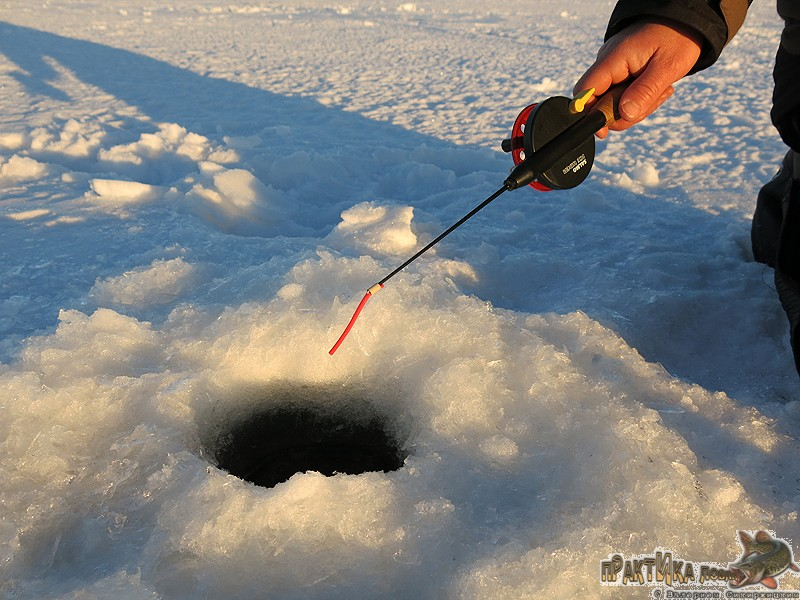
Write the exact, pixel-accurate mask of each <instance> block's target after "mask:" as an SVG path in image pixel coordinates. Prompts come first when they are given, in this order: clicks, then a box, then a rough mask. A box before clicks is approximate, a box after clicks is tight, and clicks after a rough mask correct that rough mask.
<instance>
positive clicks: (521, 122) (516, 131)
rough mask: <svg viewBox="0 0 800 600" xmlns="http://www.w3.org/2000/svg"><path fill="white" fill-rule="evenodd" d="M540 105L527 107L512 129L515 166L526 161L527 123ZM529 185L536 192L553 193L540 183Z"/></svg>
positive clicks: (512, 151)
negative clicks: (525, 138)
mask: <svg viewBox="0 0 800 600" xmlns="http://www.w3.org/2000/svg"><path fill="white" fill-rule="evenodd" d="M538 105H539V104H538V102H535V103H533V104H531V105H529V106H526V107H525V108H523V109H522V112H521V113H519V116H518V117H517V120H516V121H514V127H513V128H512V129H511V158H512V160H513V161H514V165H515V166H516V165H518V164H519V163H521V162H522V161H523V160H525V158H524V156H523V154H524V153H525V144H524V142H523V138H524V136H525V123H527V122H528V117H530V115H531V113H532V112H533V110H534V109H535V108H536V107H537V106H538ZM528 185H529V186H530V187H532V188H533V189H535V190H539V191H540V192H552V191H553V190H551V189H550V188H549V187H547V186H546V185H543V184H541V183H539V182H538V181H533V182H532V183H529V184H528Z"/></svg>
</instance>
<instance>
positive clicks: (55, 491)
mask: <svg viewBox="0 0 800 600" xmlns="http://www.w3.org/2000/svg"><path fill="white" fill-rule="evenodd" d="M610 10H611V3H608V2H597V3H587V2H581V3H578V2H573V1H564V0H559V1H558V2H556V1H555V0H539V1H536V2H531V1H529V0H525V1H523V0H508V1H506V2H502V3H487V2H486V1H485V0H442V1H439V2H433V1H421V2H416V3H401V2H389V1H384V0H353V1H350V2H347V3H342V4H338V3H336V2H331V1H330V0H324V1H323V0H303V1H293V0H282V1H281V2H258V1H255V2H236V0H232V1H230V2H226V3H220V2H218V0H217V1H215V0H182V1H180V2H174V3H166V4H161V5H154V4H153V3H143V2H138V1H133V2H131V1H126V2H122V0H103V1H102V2H99V1H93V2H92V1H79V0H48V1H46V2H40V3H30V2H21V1H8V0H4V1H0V21H2V22H0V54H1V55H2V58H1V59H0V90H2V93H1V94H0V215H1V216H0V228H1V230H2V231H1V232H0V236H1V238H0V239H2V245H0V252H1V253H2V254H1V258H2V260H0V282H1V283H0V285H2V296H0V329H1V330H2V337H1V338H0V356H1V357H2V360H3V363H2V364H0V379H1V380H2V386H3V394H2V396H1V397H0V443H2V447H1V449H0V481H2V485H0V595H3V596H4V597H10V598H125V599H136V600H138V599H144V598H158V597H160V598H176V599H180V598H256V597H259V598H267V597H269V598H383V597H393V598H447V597H453V598H455V597H458V598H493V599H494V598H523V597H540V598H589V597H601V598H617V597H624V596H625V595H626V592H624V591H623V590H620V589H618V588H601V586H600V585H599V573H600V570H599V562H600V561H601V560H602V559H605V558H607V557H608V555H609V554H610V553H612V552H620V553H623V554H626V555H634V554H644V553H651V552H652V551H653V550H654V549H655V548H656V547H659V546H660V547H664V548H669V549H672V550H673V551H675V552H676V553H677V554H678V555H679V556H680V557H681V558H684V559H686V560H696V561H718V562H722V563H725V562H727V561H730V560H733V559H734V558H735V557H736V556H737V554H738V551H739V549H738V546H737V544H736V538H735V531H736V530H737V529H746V530H755V529H760V528H766V529H770V530H772V531H774V532H775V533H776V534H777V535H778V536H780V537H783V538H787V539H790V540H791V539H793V540H795V541H796V542H798V543H800V525H799V524H798V522H797V511H798V508H799V507H800V488H799V487H798V481H800V464H799V463H798V461H797V456H798V444H797V429H798V426H799V425H800V388H799V387H798V379H797V375H796V373H795V371H794V366H793V364H792V361H791V355H790V351H789V345H788V334H787V326H786V322H785V317H784V315H783V313H782V311H781V308H780V306H779V303H778V300H777V298H776V294H775V292H774V290H773V289H772V282H771V277H772V275H771V271H770V270H769V269H766V268H764V267H763V266H762V265H759V264H757V263H755V262H754V261H753V259H752V254H751V251H750V249H749V223H750V216H751V213H752V210H753V206H754V199H755V195H756V193H757V191H758V189H759V187H760V185H761V184H762V183H763V182H765V181H767V180H768V179H769V178H770V177H771V176H772V174H773V173H774V171H775V170H776V166H777V165H778V163H779V161H780V159H781V157H782V154H783V149H782V147H781V144H780V141H779V139H778V136H777V134H776V133H775V131H774V130H773V129H772V128H771V126H770V125H769V121H768V110H769V97H770V88H771V79H770V70H771V63H772V58H773V56H774V51H775V48H776V44H777V40H778V37H779V34H780V23H779V19H778V17H777V16H776V15H775V13H774V7H773V5H772V4H771V3H769V2H763V3H755V5H754V7H753V9H752V12H751V14H750V15H749V17H748V20H747V22H746V24H745V26H744V28H743V30H742V31H741V33H740V35H739V36H738V37H737V38H736V39H735V40H734V41H733V42H732V44H731V45H730V47H729V48H728V49H727V51H726V54H725V55H724V57H723V59H722V60H721V61H720V63H719V64H718V65H716V66H715V67H713V68H712V69H710V70H709V71H707V72H705V73H703V74H701V75H698V76H696V77H693V78H691V79H689V80H687V81H684V82H682V83H681V84H679V86H678V91H677V93H676V95H675V96H674V97H673V99H671V100H670V101H669V102H668V103H667V105H666V106H664V107H663V108H662V110H660V111H659V113H658V114H656V115H654V116H653V117H652V118H651V119H650V120H649V121H648V122H646V123H644V124H642V125H640V126H639V127H638V128H636V129H634V130H631V131H629V132H626V133H624V134H618V135H612V136H611V137H610V138H609V139H608V140H606V141H603V142H599V143H598V156H597V160H596V164H595V168H594V170H593V172H592V175H591V177H590V178H589V179H588V180H587V181H586V182H585V183H584V184H583V185H581V186H580V187H578V188H576V189H574V190H571V191H564V192H558V193H546V194H545V193H537V192H534V191H532V190H528V189H526V190H522V191H516V192H513V193H508V194H504V195H503V196H502V197H501V198H500V199H498V200H497V201H495V202H494V203H493V204H492V205H490V206H489V207H488V208H486V209H485V210H484V211H483V212H482V213H480V214H479V215H478V216H476V217H475V218H474V219H473V220H472V221H470V222H469V223H468V224H467V225H465V226H464V227H463V228H461V229H460V230H459V231H458V232H457V233H455V234H454V235H453V236H451V237H450V238H448V239H447V240H446V241H445V242H443V243H442V244H441V245H439V246H438V247H437V248H436V251H435V252H431V253H430V254H428V255H426V257H425V258H424V259H421V260H420V261H418V262H417V263H415V264H414V265H413V266H412V267H410V268H409V269H407V270H406V271H405V272H403V273H402V274H400V275H398V276H397V277H396V278H394V279H393V280H391V282H390V283H389V285H387V287H386V289H385V290H384V291H382V292H381V293H380V294H379V295H377V296H376V297H375V298H374V299H373V300H372V301H371V302H370V304H369V305H368V306H367V308H366V310H365V311H364V313H363V315H362V317H361V320H360V321H359V323H358V324H357V326H356V328H355V329H354V331H353V333H352V334H351V336H350V338H349V339H348V340H347V341H346V342H345V344H344V346H342V348H341V349H340V350H339V352H338V353H337V354H336V355H335V356H334V357H330V356H329V355H328V354H327V351H328V349H329V348H330V346H331V345H332V343H333V342H334V341H335V340H336V338H337V336H338V335H339V333H340V332H341V330H342V328H343V327H344V325H345V324H346V322H347V320H348V319H349V317H350V315H351V313H352V311H353V309H354V308H355V305H356V303H357V302H358V300H359V299H360V297H361V295H362V294H363V291H364V289H365V288H366V287H368V286H370V285H372V284H373V283H375V281H377V280H379V279H381V278H382V277H383V276H384V275H385V274H387V273H388V272H389V271H390V270H391V269H392V268H394V267H395V266H397V265H398V264H399V261H401V260H402V259H403V258H404V257H405V256H407V255H409V254H410V253H411V252H412V251H413V250H414V249H415V248H417V247H419V246H420V244H423V243H425V242H427V241H429V240H430V239H432V238H433V237H434V236H435V235H436V234H437V233H439V232H440V231H441V230H442V229H443V228H444V227H446V226H447V225H449V224H450V223H452V222H453V221H455V220H456V219H458V218H459V217H460V216H461V215H462V214H464V213H465V212H467V211H468V210H469V209H470V208H472V206H474V205H475V204H477V203H478V202H479V201H480V200H482V199H483V198H485V197H486V196H488V195H489V194H490V193H492V192H493V191H494V190H495V189H497V188H498V187H499V186H500V184H501V182H502V180H503V179H504V176H505V174H506V173H507V171H508V168H509V166H510V165H509V159H508V157H507V156H505V155H503V154H502V153H501V152H500V151H499V147H500V142H501V140H502V139H503V138H504V137H505V136H507V135H508V132H509V131H510V126H511V124H512V122H513V120H514V118H515V117H516V115H517V113H518V112H519V111H520V110H521V109H522V108H523V107H524V106H525V105H526V104H528V103H530V102H532V101H536V100H541V99H542V98H544V97H547V96H550V95H553V94H566V93H569V91H570V90H571V88H572V85H573V82H574V81H575V80H576V79H577V78H578V77H579V76H580V74H581V73H582V72H583V70H584V69H585V68H586V67H587V66H588V65H589V64H590V62H591V60H592V58H593V56H594V54H595V51H596V49H597V47H598V46H599V44H600V40H601V38H602V33H603V30H604V26H605V22H606V20H607V16H608V14H609V12H610ZM309 390H313V393H310V392H309ZM287 395H288V397H296V398H297V399H298V401H302V400H303V399H304V398H314V399H316V401H317V402H319V398H329V399H330V402H332V403H336V402H339V403H342V402H344V403H346V402H347V401H348V399H349V398H353V397H358V398H360V399H362V400H366V401H368V402H369V403H370V404H372V405H373V406H374V408H375V410H377V411H379V412H380V413H381V414H383V415H385V417H386V419H387V420H388V421H389V422H390V423H391V424H392V427H393V428H394V433H395V435H397V436H399V437H402V438H403V441H404V443H405V447H406V448H407V450H408V451H409V453H410V454H409V457H408V459H407V460H406V463H405V466H404V467H403V468H401V469H400V470H398V471H395V472H391V473H388V474H384V473H369V474H364V475H337V476H334V477H323V476H322V475H320V474H318V473H311V472H310V473H304V474H297V475H295V476H294V477H292V478H291V480H290V481H288V482H286V483H283V484H279V485H278V486H276V487H275V488H273V489H265V488H261V487H257V486H254V485H252V484H249V483H246V482H244V481H242V480H240V479H237V478H235V477H233V476H231V475H229V474H227V473H226V472H225V471H223V470H220V469H219V468H217V466H216V465H215V464H214V460H213V457H212V456H210V449H209V447H208V440H211V439H214V438H215V436H217V435H219V434H220V432H222V431H224V428H225V427H226V425H227V424H228V423H229V422H230V421H231V420H232V419H233V418H234V417H235V416H237V415H238V416H241V415H243V414H245V415H246V414H247V412H248V411H252V410H254V409H255V408H256V407H257V406H258V405H264V404H268V403H269V402H270V401H271V398H273V399H274V398H286V397H287ZM353 406H354V407H356V406H363V403H355V404H354V405H353ZM354 410H355V408H354ZM796 583H797V579H796V578H792V577H789V576H786V577H784V578H783V579H782V581H781V584H782V586H783V587H787V586H790V585H792V584H796ZM642 593H643V590H635V591H633V592H627V594H628V595H630V597H643V596H642Z"/></svg>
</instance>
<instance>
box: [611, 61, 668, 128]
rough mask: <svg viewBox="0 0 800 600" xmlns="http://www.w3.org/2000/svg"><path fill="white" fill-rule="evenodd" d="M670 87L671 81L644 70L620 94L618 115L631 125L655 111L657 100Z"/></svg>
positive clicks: (651, 71) (650, 70)
mask: <svg viewBox="0 0 800 600" xmlns="http://www.w3.org/2000/svg"><path fill="white" fill-rule="evenodd" d="M671 85H672V82H671V81H666V80H665V79H664V78H663V77H659V76H658V75H656V74H655V73H653V69H650V68H648V69H645V71H644V72H643V73H642V74H641V75H639V76H638V77H637V78H636V79H634V80H633V81H632V82H631V84H630V85H629V86H628V89H627V90H625V93H624V94H622V98H620V102H619V112H620V115H621V116H622V118H623V119H625V120H626V121H630V122H631V123H635V122H636V121H639V120H641V119H644V118H645V117H646V116H647V115H649V114H650V113H651V112H653V111H654V110H655V109H656V107H657V106H658V104H659V100H660V99H661V98H662V97H663V96H664V94H665V93H666V92H667V91H668V90H669V88H670V87H671Z"/></svg>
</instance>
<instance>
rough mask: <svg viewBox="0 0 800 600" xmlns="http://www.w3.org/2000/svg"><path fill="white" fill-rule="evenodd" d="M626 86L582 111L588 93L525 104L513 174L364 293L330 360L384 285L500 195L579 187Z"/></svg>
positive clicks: (513, 145)
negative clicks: (599, 136)
mask: <svg viewBox="0 0 800 600" xmlns="http://www.w3.org/2000/svg"><path fill="white" fill-rule="evenodd" d="M625 88H627V84H624V83H623V84H620V85H617V86H615V87H612V88H611V89H610V90H608V91H607V92H606V93H605V94H603V95H602V96H601V97H600V98H598V99H597V101H596V102H595V103H594V104H593V105H592V106H591V107H589V109H588V110H587V103H588V101H589V100H590V99H591V98H592V97H593V95H594V91H595V90H594V89H590V90H585V91H583V92H581V93H579V94H578V95H577V96H575V97H574V98H567V97H565V96H553V97H551V98H548V99H547V100H544V101H542V102H538V103H534V104H531V105H529V106H527V107H525V108H524V109H523V110H522V112H520V113H519V115H518V116H517V118H516V120H515V121H514V126H513V127H512V129H511V137H510V138H509V139H506V140H503V143H502V149H503V151H504V152H510V153H511V158H512V160H513V161H514V165H515V166H514V168H513V169H512V170H511V173H510V174H509V176H508V177H507V178H506V179H505V181H504V182H503V186H502V187H501V188H500V189H498V190H497V191H496V192H494V193H493V194H492V195H491V196H489V197H488V198H486V200H484V201H483V202H481V203H480V204H478V205H477V206H476V207H475V208H473V209H472V210H471V211H469V212H468V213H467V214H465V215H464V216H463V217H461V218H460V219H459V220H458V221H456V222H455V223H453V224H452V225H451V226H450V227H448V228H447V229H445V230H444V231H443V232H442V233H440V234H439V235H438V236H437V237H436V238H434V239H433V240H431V242H429V243H428V244H427V245H426V246H425V247H423V248H422V249H421V250H419V251H418V252H417V253H416V254H414V255H413V256H412V257H411V258H409V259H408V260H406V261H405V262H404V263H403V264H401V265H400V266H399V267H397V268H396V269H395V270H394V271H392V272H391V273H389V274H388V275H387V276H386V277H384V278H383V279H381V280H380V281H379V282H378V283H376V284H375V285H373V286H372V287H370V288H369V289H368V290H367V291H366V293H365V294H364V297H363V298H362V299H361V302H359V304H358V306H357V307H356V310H355V312H354V313H353V316H352V317H351V318H350V322H349V323H348V324H347V327H345V330H344V332H342V335H341V336H339V339H338V340H336V343H335V344H334V345H333V347H332V348H331V349H330V351H329V352H328V354H330V355H333V354H334V353H335V352H336V351H337V350H338V349H339V346H341V345H342V342H344V340H345V338H346V337H347V336H348V334H349V333H350V330H351V329H352V328H353V325H355V322H356V320H357V319H358V317H359V315H360V314H361V311H362V310H363V309H364V306H365V305H366V304H367V301H368V300H369V299H370V298H371V297H372V296H373V295H375V294H376V293H377V292H379V291H380V290H381V289H383V287H384V285H385V284H386V282H387V281H389V280H390V279H391V278H392V277H394V276H395V275H397V274H398V273H399V272H400V271H402V270H403V269H405V268H406V267H407V266H408V265H410V264H411V263H412V262H414V261H415V260H417V259H418V258H419V257H420V256H422V255H423V254H425V253H426V252H427V251H428V250H430V249H431V248H433V246H435V245H436V244H438V243H439V242H440V241H442V240H443V239H444V238H446V237H447V236H448V235H450V234H451V233H452V232H453V231H455V230H456V229H458V228H459V227H461V225H463V224H464V223H465V222H467V221H468V220H469V219H471V218H472V217H473V216H474V215H475V214H476V213H477V212H479V211H480V210H482V209H483V208H485V207H486V206H487V205H488V204H489V203H491V202H493V201H494V200H496V199H497V198H498V197H499V196H501V195H502V194H503V193H504V192H506V191H510V190H516V189H519V188H521V187H524V186H530V187H532V188H534V189H536V190H539V191H543V192H547V191H551V190H567V189H571V188H574V187H576V186H578V185H580V184H581V183H582V182H583V181H584V180H585V179H586V177H587V176H588V175H589V172H590V171H591V169H592V165H593V164H594V152H595V141H594V134H595V133H597V132H598V131H600V130H601V129H603V128H604V127H608V126H609V125H613V124H614V123H615V122H616V121H617V120H619V118H620V116H619V99H620V97H621V96H622V93H623V92H624V91H625Z"/></svg>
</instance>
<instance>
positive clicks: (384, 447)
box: [208, 386, 408, 488]
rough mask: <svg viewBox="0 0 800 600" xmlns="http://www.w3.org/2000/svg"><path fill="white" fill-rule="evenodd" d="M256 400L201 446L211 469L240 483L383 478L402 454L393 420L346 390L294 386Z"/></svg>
mask: <svg viewBox="0 0 800 600" xmlns="http://www.w3.org/2000/svg"><path fill="white" fill-rule="evenodd" d="M247 395H251V394H247ZM260 396H261V399H260V400H259V401H257V402H256V403H255V405H252V404H251V403H250V402H244V404H246V405H250V406H249V409H248V410H247V411H246V412H244V413H243V414H240V415H239V416H238V417H237V418H235V419H230V420H228V422H227V424H225V425H223V426H222V427H221V428H220V429H218V430H217V436H216V440H215V441H214V442H213V443H212V444H211V446H212V447H211V448H208V449H209V450H211V454H212V455H213V457H214V459H215V462H216V465H217V466H218V467H219V468H221V469H224V470H225V471H228V472H229V473H230V474H231V475H235V476H236V477H239V478H240V479H244V480H245V481H249V482H251V483H254V484H255V485H258V486H263V487H267V488H270V487H273V486H275V485H277V484H279V483H281V482H284V481H287V480H288V479H289V478H291V477H292V476H293V475H295V474H296V473H305V472H307V471H317V472H319V473H322V474H323V475H326V476H332V475H335V474H337V473H346V474H350V475H358V474H361V473H367V472H377V471H383V472H389V471H396V470H397V469H400V468H401V467H402V466H403V463H404V461H405V459H406V458H407V456H408V452H407V450H406V449H405V447H404V443H403V439H404V438H405V437H407V436H404V435H403V430H404V429H405V428H404V427H403V426H402V425H401V423H400V421H399V420H398V418H397V417H396V416H395V417H392V416H390V415H388V414H386V413H385V412H382V411H381V410H379V409H378V408H376V406H375V404H374V403H372V402H370V401H368V400H366V399H364V398H362V397H354V396H353V393H352V392H342V391H341V390H338V396H337V394H336V393H334V390H333V389H331V388H309V387H305V386H298V387H294V388H289V389H286V388H281V389H280V390H276V389H273V390H271V391H269V392H262V394H260ZM226 404H227V403H226ZM239 406H241V405H239ZM240 412H241V411H240Z"/></svg>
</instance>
